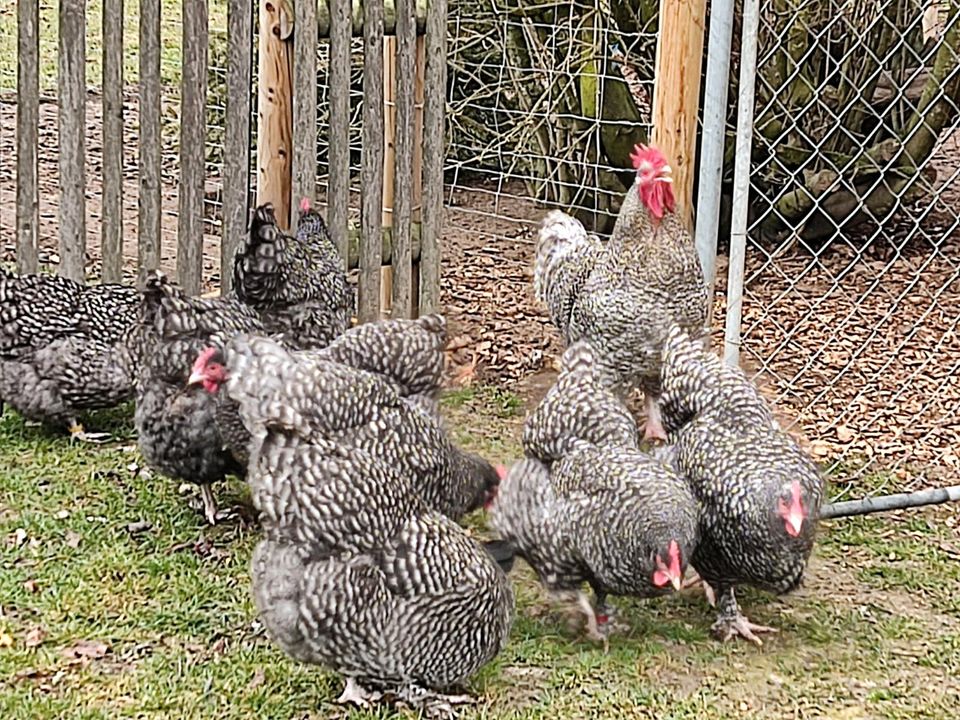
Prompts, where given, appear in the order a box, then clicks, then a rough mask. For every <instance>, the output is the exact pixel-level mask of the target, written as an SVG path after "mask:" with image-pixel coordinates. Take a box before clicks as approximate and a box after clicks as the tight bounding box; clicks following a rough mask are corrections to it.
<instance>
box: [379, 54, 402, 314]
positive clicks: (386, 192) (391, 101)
mask: <svg viewBox="0 0 960 720" xmlns="http://www.w3.org/2000/svg"><path fill="white" fill-rule="evenodd" d="M396 143H397V38H396V37H393V36H384V38H383V194H382V198H383V200H382V202H381V216H382V219H381V222H380V225H381V226H382V227H383V228H388V229H389V231H390V237H391V241H392V239H393V234H394V232H396V230H397V224H396V223H395V222H394V212H393V211H394V200H395V195H396V191H397V190H398V189H399V187H398V182H397V155H396V147H397V146H396ZM405 182H406V180H405V178H401V180H400V181H399V185H404V184H405ZM391 253H392V249H391ZM392 305H393V266H392V265H384V266H382V267H381V268H380V314H381V315H383V316H387V317H389V314H390V310H391V307H392Z"/></svg>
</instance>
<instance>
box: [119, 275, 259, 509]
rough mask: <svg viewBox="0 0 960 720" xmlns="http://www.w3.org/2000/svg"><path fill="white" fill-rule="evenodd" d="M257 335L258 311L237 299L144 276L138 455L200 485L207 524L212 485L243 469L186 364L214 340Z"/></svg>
mask: <svg viewBox="0 0 960 720" xmlns="http://www.w3.org/2000/svg"><path fill="white" fill-rule="evenodd" d="M262 331H263V326H262V325H261V324H260V320H259V319H258V318H257V315H256V313H255V312H254V311H253V310H252V309H250V308H249V307H247V306H246V305H244V304H243V303H241V302H239V301H238V300H237V299H236V298H231V297H218V298H196V297H190V296H188V295H186V294H185V293H183V291H182V290H181V289H180V288H179V287H177V286H176V285H174V284H173V283H171V282H169V281H168V280H167V278H166V277H164V276H163V275H162V274H161V273H155V274H154V275H153V276H151V277H150V278H148V279H147V283H146V287H145V289H144V292H143V300H142V305H141V308H140V331H139V337H140V343H141V347H142V350H141V352H142V361H141V364H140V370H139V373H138V376H137V383H136V395H137V409H136V414H135V422H136V427H137V433H138V435H139V444H140V451H141V452H142V453H143V456H144V458H145V459H146V461H147V462H148V463H149V464H150V465H151V466H152V467H153V468H155V469H156V470H158V471H160V472H161V473H163V474H164V475H168V476H170V477H173V478H179V479H181V480H186V481H188V482H193V483H197V484H198V485H200V490H201V494H202V496H203V502H204V513H205V516H206V518H207V520H208V521H209V522H210V523H213V522H215V520H216V515H217V510H216V503H215V501H214V498H213V492H212V489H211V487H210V484H211V483H213V482H215V481H217V480H221V479H223V477H224V476H225V475H227V474H228V473H238V474H243V473H244V471H245V469H246V468H245V465H243V464H242V463H240V462H237V460H236V459H235V458H234V457H233V455H232V454H231V452H230V451H229V450H228V449H227V448H225V443H224V439H223V437H222V435H221V433H220V426H219V425H218V423H217V421H216V419H217V412H218V406H217V403H216V400H215V399H214V398H213V397H211V396H210V394H209V393H207V392H204V390H203V389H202V388H200V387H193V386H190V385H188V382H187V381H188V376H189V374H190V367H191V365H192V364H193V362H194V360H195V358H196V357H197V355H198V354H199V353H200V351H201V350H203V349H204V348H206V347H208V346H210V344H211V341H212V340H213V339H214V338H227V337H231V336H233V335H234V334H239V333H248V332H262Z"/></svg>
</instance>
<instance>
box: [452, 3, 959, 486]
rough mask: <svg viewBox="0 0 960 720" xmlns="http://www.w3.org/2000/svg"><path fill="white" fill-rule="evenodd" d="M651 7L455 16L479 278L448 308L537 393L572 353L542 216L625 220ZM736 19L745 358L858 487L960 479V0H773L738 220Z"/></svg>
mask: <svg viewBox="0 0 960 720" xmlns="http://www.w3.org/2000/svg"><path fill="white" fill-rule="evenodd" d="M656 5H657V4H656V3H644V2H641V1H640V0H634V2H619V3H618V2H610V3H607V2H593V1H590V2H586V1H584V2H579V3H572V4H562V5H561V4H556V3H535V2H524V1H522V0H497V2H495V3H494V4H493V5H489V4H483V5H477V4H474V3H463V2H460V3H453V4H452V17H451V29H450V33H451V43H452V59H451V73H450V74H451V87H450V88H449V92H450V113H451V119H450V151H449V153H448V169H449V179H450V181H451V183H450V186H449V194H448V197H449V200H450V204H451V209H450V212H449V219H448V226H449V227H448V236H449V243H448V244H449V245H450V247H452V248H457V253H458V260H457V262H459V263H461V264H465V265H466V266H467V268H466V269H465V270H463V271H462V272H461V273H459V275H458V276H457V277H453V278H450V280H449V288H448V294H447V298H446V302H447V304H448V306H450V307H451V308H452V311H453V313H454V314H455V315H458V316H459V317H460V318H461V319H462V321H463V323H462V324H463V326H464V329H463V332H464V334H465V335H467V340H471V341H474V342H475V343H476V344H477V345H478V346H479V348H480V353H479V355H480V357H481V363H483V364H485V366H486V368H487V369H488V370H490V369H492V371H493V372H492V373H491V374H492V375H494V376H497V377H498V378H501V379H502V378H505V379H506V380H507V381H516V382H518V383H520V384H521V385H522V384H523V380H522V378H523V377H524V376H526V375H529V374H530V373H535V372H536V371H538V370H539V369H540V368H541V367H542V366H543V365H545V364H548V363H549V358H550V357H551V356H555V355H556V353H557V352H558V350H559V345H558V343H557V342H556V337H555V335H554V333H553V331H552V330H551V329H550V328H549V327H547V326H546V324H545V322H544V321H543V318H542V314H540V313H539V308H538V307H537V306H536V304H535V303H533V301H532V298H531V297H530V292H529V279H530V276H529V266H530V263H531V262H532V256H533V242H534V237H535V230H536V223H537V222H538V221H539V219H540V218H541V217H542V216H543V214H544V212H545V211H546V209H547V208H548V207H549V206H554V205H556V206H560V207H562V208H563V209H565V210H568V211H570V212H572V213H573V214H575V215H577V216H578V217H579V218H580V219H581V220H583V221H584V224H585V225H587V227H588V228H589V229H593V230H595V231H597V232H599V233H605V232H607V231H609V229H610V228H611V224H612V221H611V219H612V217H615V215H616V211H617V209H618V203H619V199H620V197H622V195H623V192H624V190H625V187H626V186H628V185H629V182H630V173H629V172H626V173H625V172H624V168H628V167H629V163H628V162H627V158H626V157H625V156H624V151H623V146H629V145H632V144H633V142H636V141H642V140H644V139H645V138H646V134H647V130H648V129H649V120H650V98H651V97H652V90H653V69H654V60H655V48H656V31H657V27H656V11H657V8H656ZM740 20H741V8H740V7H739V6H738V9H737V16H736V21H735V23H734V35H735V37H734V52H733V57H732V62H731V91H730V105H731V107H730V108H729V111H728V114H727V118H728V128H727V135H728V137H727V143H726V152H725V170H724V174H723V190H724V200H723V203H722V213H721V215H722V218H721V231H720V243H719V255H720V257H719V258H718V282H717V305H716V309H717V312H716V314H715V324H716V325H718V326H719V325H722V324H723V322H724V318H725V310H726V307H725V306H726V298H727V296H728V288H727V283H726V278H727V272H728V270H729V268H728V265H727V262H726V255H727V251H728V247H729V246H728V239H727V228H728V226H729V221H730V217H731V213H732V212H746V213H748V240H747V248H746V262H745V267H744V268H743V270H744V273H743V276H742V277H743V287H742V293H743V301H742V326H741V328H740V330H741V335H740V336H741V343H742V344H741V348H740V350H741V353H740V356H741V362H742V363H743V365H744V366H745V367H746V368H747V369H748V370H749V371H750V373H751V375H753V376H754V377H756V379H757V380H758V382H760V383H761V384H762V385H763V386H764V387H765V388H766V390H767V391H768V393H769V394H770V395H771V396H772V398H773V400H774V401H775V402H776V404H777V406H778V408H779V409H780V411H781V414H782V415H783V416H784V418H785V420H786V424H788V425H790V426H791V429H792V430H793V431H794V432H795V433H796V434H799V435H802V436H803V439H804V441H805V442H806V443H807V444H808V446H809V448H810V450H811V452H812V453H813V454H814V456H815V457H816V458H817V459H818V460H820V461H822V462H825V463H827V465H828V466H829V467H830V468H831V470H833V471H835V473H836V477H840V478H844V479H847V480H849V484H848V486H847V488H846V489H849V487H851V486H852V483H858V484H860V486H861V488H862V487H863V482H864V480H863V477H862V476H863V475H864V474H869V475H870V480H869V483H868V485H869V489H872V490H877V491H880V490H881V489H883V488H884V486H886V485H887V484H895V485H897V486H898V487H911V486H916V485H920V484H925V483H933V482H939V481H940V480H941V479H947V478H951V477H952V478H954V479H955V477H956V472H957V470H958V452H960V451H958V450H957V448H958V447H960V433H958V430H957V426H958V425H960V423H958V418H957V408H958V406H960V380H958V378H957V371H958V369H960V368H958V365H960V338H958V334H957V325H958V322H960V277H958V273H960V271H958V261H960V252H958V251H960V230H958V226H960V181H958V174H960V131H958V130H957V123H958V121H957V115H958V112H957V109H958V96H960V78H958V72H960V69H958V66H960V55H958V48H960V44H958V33H960V26H958V24H960V5H958V3H957V2H956V0H946V1H934V2H931V1H928V0H882V1H881V2H877V3H852V2H847V1H845V0H807V1H803V0H801V1H797V2H794V1H792V0H791V1H789V2H788V1H786V0H761V2H760V19H759V33H758V39H759V55H758V57H757V75H756V77H757V81H756V84H757V86H756V104H755V123H754V129H753V147H752V160H751V176H750V190H751V192H750V199H749V205H748V207H745V208H737V209H734V208H732V207H731V195H732V193H731V183H732V179H733V165H734V154H735V143H734V135H735V131H736V127H735V125H736V102H737V98H738V88H737V79H738V77H739V71H740V60H741V59H740V53H739V48H740V38H739V35H740V28H741V22H740ZM618 143H619V145H618ZM471 237H472V238H473V240H472V241H471V240H470V239H469V238H471ZM492 248H493V249H492ZM453 266H454V263H453V261H452V260H451V263H449V264H448V266H447V267H446V268H445V272H447V273H448V275H449V274H450V273H451V272H453V270H452V268H453ZM734 275H735V276H736V273H735V274H734ZM491 277H492V278H493V279H488V278H491ZM490 296H493V297H494V298H495V299H496V302H494V303H492V304H491V305H487V306H484V305H483V304H482V298H483V297H490ZM484 326H486V327H487V328H493V330H492V331H491V330H486V331H485V330H483V329H482V328H483V327H484ZM474 336H475V337H474ZM715 337H716V338H718V339H719V338H720V337H721V336H720V334H719V333H717V334H716V335H715ZM465 342H466V340H465ZM466 355H467V357H465V358H463V361H464V362H465V363H466V364H468V365H469V364H470V363H471V362H472V363H474V364H476V362H477V357H476V355H477V353H474V355H473V357H472V359H471V358H470V357H469V354H468V353H467V354H466ZM940 476H946V477H945V478H941V477H940ZM844 490H845V489H844V488H841V494H844Z"/></svg>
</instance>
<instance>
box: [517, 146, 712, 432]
mask: <svg viewBox="0 0 960 720" xmlns="http://www.w3.org/2000/svg"><path fill="white" fill-rule="evenodd" d="M632 157H633V161H634V167H635V168H636V170H637V177H636V180H635V181H634V183H633V185H632V186H631V188H630V189H629V190H628V191H627V195H626V197H625V198H624V201H623V205H622V206H621V208H620V214H619V216H618V217H617V223H616V225H615V226H614V229H613V234H612V235H611V237H610V240H609V242H607V243H601V242H600V241H599V240H598V239H597V238H596V237H593V236H588V235H587V233H586V230H584V227H583V225H581V224H580V221H578V220H576V219H575V218H573V217H570V216H569V215H566V214H564V213H562V212H560V211H553V212H551V213H549V214H548V215H547V216H546V218H545V219H544V221H543V225H542V226H541V229H540V236H539V240H538V243H537V255H536V263H535V268H534V291H535V293H536V296H537V298H538V299H539V300H540V301H542V302H544V303H545V304H546V305H547V307H548V309H549V312H550V317H551V319H552V320H553V322H554V324H555V325H556V326H557V327H558V328H559V330H560V332H561V333H562V335H563V338H564V341H565V343H566V344H567V345H570V344H571V343H574V342H576V341H578V340H585V341H587V342H589V343H590V344H591V345H592V346H593V347H594V349H596V351H597V356H598V358H599V361H600V363H601V364H602V368H603V370H604V373H605V377H606V378H607V381H608V382H609V383H610V384H612V385H613V386H615V387H616V388H617V389H618V391H620V392H626V391H628V390H631V389H632V388H634V387H637V386H640V387H641V388H643V390H644V393H645V396H646V412H647V424H646V429H645V433H644V436H645V437H647V438H659V439H665V435H664V431H663V427H662V424H661V422H660V419H659V415H658V411H657V404H656V402H655V399H656V397H657V395H658V394H659V369H660V350H661V348H662V346H663V341H664V339H665V338H666V336H667V333H668V331H669V330H670V328H671V327H672V326H673V325H675V324H677V325H680V326H681V327H682V328H683V329H685V330H687V331H688V332H691V333H697V334H699V333H701V332H702V331H703V328H704V325H705V324H706V318H707V294H706V286H705V284H704V280H703V274H702V271H701V269H700V261H699V259H698V258H697V253H696V248H695V247H694V243H693V239H692V238H691V237H690V234H689V233H688V232H687V230H686V228H685V227H684V224H683V221H682V220H681V218H680V217H679V216H678V215H677V214H676V213H675V212H674V210H675V207H674V205H675V203H674V197H673V191H672V190H671V186H670V180H671V178H670V168H669V166H668V165H667V162H666V159H665V158H664V157H663V155H662V154H661V153H660V151H659V150H657V149H656V148H653V147H650V148H647V147H643V146H638V147H637V148H636V151H635V153H634V155H633V156H632Z"/></svg>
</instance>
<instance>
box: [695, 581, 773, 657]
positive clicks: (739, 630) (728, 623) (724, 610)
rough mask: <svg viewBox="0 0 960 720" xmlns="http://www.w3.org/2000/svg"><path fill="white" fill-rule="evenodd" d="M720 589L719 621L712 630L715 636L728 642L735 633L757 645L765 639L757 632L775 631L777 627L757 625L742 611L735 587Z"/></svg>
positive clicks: (761, 643) (760, 644)
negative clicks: (758, 635)
mask: <svg viewBox="0 0 960 720" xmlns="http://www.w3.org/2000/svg"><path fill="white" fill-rule="evenodd" d="M719 590H720V614H719V615H718V616H717V621H716V622H715V623H714V624H713V627H712V628H711V630H712V631H713V634H714V637H716V638H717V639H718V640H720V641H721V642H726V641H727V640H729V639H730V638H732V637H733V636H734V635H739V636H740V637H742V638H744V639H746V640H749V641H750V642H752V643H754V644H755V645H756V646H757V647H760V646H762V645H763V641H762V640H761V639H760V638H758V637H757V634H758V633H759V634H762V633H775V632H777V629H776V628H772V627H767V626H766V625H755V624H753V623H752V622H750V621H749V620H747V618H746V616H745V615H744V614H743V613H741V612H740V608H739V606H738V605H737V598H736V596H735V595H734V592H733V587H725V588H719Z"/></svg>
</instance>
